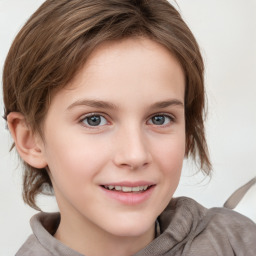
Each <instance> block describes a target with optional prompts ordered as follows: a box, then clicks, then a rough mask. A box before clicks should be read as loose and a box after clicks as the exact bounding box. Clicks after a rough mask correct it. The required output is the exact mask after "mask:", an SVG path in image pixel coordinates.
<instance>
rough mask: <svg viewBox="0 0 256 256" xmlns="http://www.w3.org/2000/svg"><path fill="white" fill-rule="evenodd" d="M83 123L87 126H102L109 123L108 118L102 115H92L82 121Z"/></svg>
mask: <svg viewBox="0 0 256 256" xmlns="http://www.w3.org/2000/svg"><path fill="white" fill-rule="evenodd" d="M82 123H83V124H84V125H86V126H102V125H106V124H107V123H108V122H107V120H106V118H105V117H103V116H101V115H90V116H86V117H85V118H84V119H83V120H82Z"/></svg>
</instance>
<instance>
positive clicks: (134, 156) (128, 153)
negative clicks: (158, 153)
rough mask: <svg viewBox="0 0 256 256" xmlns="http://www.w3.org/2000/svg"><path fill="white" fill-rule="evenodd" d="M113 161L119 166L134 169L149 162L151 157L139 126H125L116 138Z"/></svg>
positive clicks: (142, 166)
mask: <svg viewBox="0 0 256 256" xmlns="http://www.w3.org/2000/svg"><path fill="white" fill-rule="evenodd" d="M115 141H116V147H115V148H116V151H115V155H114V163H115V165H116V166H118V167H119V168H128V169H131V170H136V169H140V168H144V167H146V166H147V165H149V164H150V162H151V160H152V157H151V154H150V148H149V143H148V140H147V138H146V135H145V134H144V133H143V131H142V129H140V128H139V127H132V126H130V127H125V128H124V129H122V130H119V135H118V136H117V138H116V140H115Z"/></svg>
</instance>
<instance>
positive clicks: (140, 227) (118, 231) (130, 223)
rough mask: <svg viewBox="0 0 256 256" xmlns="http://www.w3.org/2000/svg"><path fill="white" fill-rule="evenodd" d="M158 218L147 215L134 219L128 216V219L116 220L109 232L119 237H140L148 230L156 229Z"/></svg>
mask: <svg viewBox="0 0 256 256" xmlns="http://www.w3.org/2000/svg"><path fill="white" fill-rule="evenodd" d="M155 220H156V218H152V217H151V218H149V217H148V216H145V217H144V218H143V219H138V220H132V219H131V218H130V219H129V218H127V220H126V221H120V222H119V221H115V222H114V223H115V225H114V226H112V225H111V226H112V227H109V228H108V230H109V233H111V234H112V235H114V236H119V237H139V236H143V235H145V234H146V233H147V232H152V230H155Z"/></svg>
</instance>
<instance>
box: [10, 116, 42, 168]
mask: <svg viewBox="0 0 256 256" xmlns="http://www.w3.org/2000/svg"><path fill="white" fill-rule="evenodd" d="M7 123H8V128H9V130H10V132H11V135H12V137H13V140H14V143H15V147H16V149H17V151H18V153H19V155H20V157H21V158H22V159H23V160H24V161H25V162H26V163H28V164H29V165H31V166H33V167H35V168H38V169H40V168H45V167H46V166H47V163H46V161H45V159H44V155H43V152H42V149H43V143H42V141H41V140H39V138H38V135H36V134H34V133H33V132H32V130H31V128H30V127H29V126H28V125H27V123H26V120H25V118H24V116H23V115H22V114H21V113H18V112H11V113H10V114H9V115H8V116H7Z"/></svg>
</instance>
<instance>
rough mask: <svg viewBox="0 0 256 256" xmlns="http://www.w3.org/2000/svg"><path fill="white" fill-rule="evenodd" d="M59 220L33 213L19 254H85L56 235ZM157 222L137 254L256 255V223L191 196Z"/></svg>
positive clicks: (174, 201)
mask: <svg viewBox="0 0 256 256" xmlns="http://www.w3.org/2000/svg"><path fill="white" fill-rule="evenodd" d="M59 222H60V214H59V213H43V212H41V213H38V214H36V215H34V216H33V217H32V219H31V221H30V223H31V227H32V230H33V234H32V235H31V236H30V237H29V238H28V239H27V241H26V242H25V243H24V244H23V246H22V247H21V248H20V250H19V251H18V252H17V254H16V256H83V255H82V254H80V253H78V252H76V251H74V250H72V249H71V248H68V247H67V246H66V245H64V244H62V243H61V242H60V241H58V240H57V239H55V238H54V237H53V234H54V233H55V232H56V230H57V228H58V225H59ZM157 223H158V227H157V237H156V238H155V239H154V240H153V241H152V242H151V243H150V244H148V245H147V246H146V247H145V248H144V249H142V250H140V251H139V252H137V253H136V254H135V255H134V256H149V255H150V256H161V255H163V256H164V255H166V256H181V255H182V256H206V255H207V256H235V255H236V256H255V255H256V224H255V223H254V222H253V221H251V220H250V219H248V218H247V217H245V216H243V215H241V214H239V213H237V212H234V211H232V210H229V209H225V208H211V209H206V208H204V207H203V206H201V205H200V204H198V203H197V202H196V201H194V200H192V199H190V198H186V197H179V198H173V199H172V200H171V202H170V203H169V205H168V206H167V207H166V209H165V210H164V211H163V213H162V214H161V215H160V216H159V217H158V221H157ZM84 256H85V255H84Z"/></svg>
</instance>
